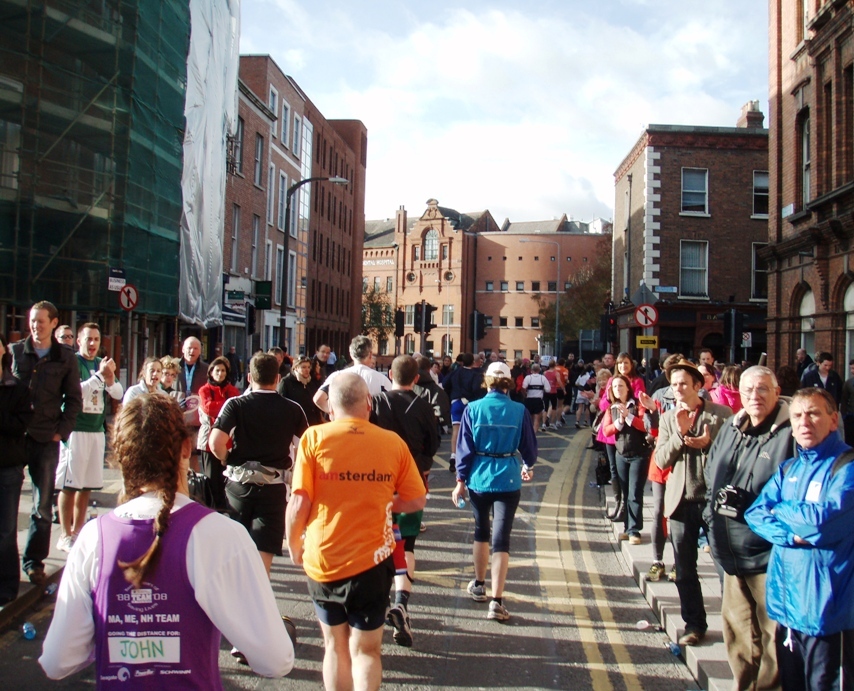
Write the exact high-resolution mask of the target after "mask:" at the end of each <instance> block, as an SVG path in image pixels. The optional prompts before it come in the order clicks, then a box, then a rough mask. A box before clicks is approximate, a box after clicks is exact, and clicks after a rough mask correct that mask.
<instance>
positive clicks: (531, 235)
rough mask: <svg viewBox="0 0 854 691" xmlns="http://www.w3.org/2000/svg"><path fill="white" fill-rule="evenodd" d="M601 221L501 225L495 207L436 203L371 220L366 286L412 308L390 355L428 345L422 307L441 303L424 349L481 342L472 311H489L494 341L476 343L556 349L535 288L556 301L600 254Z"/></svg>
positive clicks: (388, 345) (512, 350) (387, 347)
mask: <svg viewBox="0 0 854 691" xmlns="http://www.w3.org/2000/svg"><path fill="white" fill-rule="evenodd" d="M609 230H610V224H609V223H607V222H604V221H601V220H597V221H596V222H594V223H590V224H587V223H578V222H574V221H569V220H567V218H566V216H563V217H562V218H560V219H558V220H552V221H537V222H524V223H511V222H510V221H509V220H506V221H504V223H503V224H502V225H501V226H499V225H498V224H497V223H496V222H495V220H494V218H493V217H492V214H491V213H490V212H489V211H488V210H486V211H480V212H474V213H460V212H458V211H455V210H453V209H449V208H446V207H442V206H439V203H438V202H437V201H436V200H435V199H431V200H429V201H428V202H427V209H426V210H425V211H424V213H423V214H422V215H421V216H420V217H418V218H416V219H413V220H411V221H410V220H408V217H407V213H406V211H405V209H403V208H402V207H401V208H400V209H399V210H398V212H397V214H396V217H395V218H394V219H386V220H380V221H368V222H367V223H366V232H365V247H364V251H363V272H364V275H363V280H364V283H363V285H364V286H366V287H367V286H373V287H375V288H376V289H378V290H381V291H385V292H386V293H387V294H388V295H389V302H390V304H391V305H392V306H395V307H400V308H401V309H403V310H404V317H405V318H404V324H405V333H404V336H403V338H402V339H401V342H400V343H398V344H395V343H394V341H393V340H389V341H384V342H380V343H379V344H378V352H379V354H380V355H381V362H385V361H390V360H391V358H392V356H393V355H394V354H395V352H397V351H396V350H395V346H396V345H397V347H398V348H399V352H404V353H412V352H415V351H420V350H421V349H422V345H421V342H420V335H419V334H416V333H415V332H414V313H415V304H416V303H419V302H421V301H422V300H424V301H425V302H427V303H429V304H432V305H434V306H435V307H436V308H437V309H436V313H435V314H434V317H433V318H434V321H435V324H436V328H435V329H433V330H432V332H431V333H430V334H429V336H428V337H426V339H425V343H424V352H430V353H433V354H434V355H435V356H438V355H439V354H449V355H452V356H454V355H456V354H457V353H460V352H464V351H471V350H472V348H473V347H474V346H475V343H474V340H473V333H472V328H471V327H472V325H471V314H472V312H473V311H474V310H478V311H479V312H481V313H482V314H484V315H485V316H486V323H487V330H486V335H485V338H484V339H483V340H482V341H478V342H477V349H478V350H482V351H486V352H487V353H489V352H493V351H495V352H498V353H499V354H500V355H502V356H504V357H507V358H510V359H512V358H515V357H531V356H532V355H534V354H537V353H552V352H553V350H554V348H553V345H552V344H551V343H548V344H545V343H544V344H542V345H541V343H540V337H541V332H542V328H541V326H540V324H539V312H538V307H537V304H536V302H535V301H534V299H533V296H534V295H535V294H540V295H543V296H545V297H546V298H549V296H552V295H555V293H556V292H557V288H558V286H560V289H561V291H563V290H564V289H565V287H566V286H567V284H568V283H570V282H571V279H572V276H573V274H574V273H575V271H577V270H578V269H580V268H581V267H583V266H584V264H585V263H586V262H587V261H589V260H591V259H592V258H593V257H594V256H595V252H597V251H600V250H601V247H599V244H600V243H601V241H602V238H603V234H602V233H603V232H605V233H607V232H608V231H609Z"/></svg>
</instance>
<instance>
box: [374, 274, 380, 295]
mask: <svg viewBox="0 0 854 691" xmlns="http://www.w3.org/2000/svg"><path fill="white" fill-rule="evenodd" d="M374 292H375V293H379V292H380V277H379V276H374Z"/></svg>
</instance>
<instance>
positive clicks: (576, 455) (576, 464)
mask: <svg viewBox="0 0 854 691" xmlns="http://www.w3.org/2000/svg"><path fill="white" fill-rule="evenodd" d="M586 442H587V440H586V439H582V437H581V436H580V435H577V436H576V437H575V438H574V439H573V441H572V442H571V443H570V444H569V445H568V446H567V448H566V450H565V451H564V453H563V455H562V457H561V462H560V463H558V464H557V466H556V467H555V471H554V472H555V474H556V475H559V476H558V477H555V476H554V475H553V476H552V478H551V479H550V482H549V483H548V485H547V486H546V490H545V493H544V495H543V501H542V503H541V505H540V506H541V512H540V515H539V516H538V520H540V521H542V522H543V524H542V525H541V526H539V528H540V529H539V530H537V531H536V535H535V539H536V545H537V557H538V560H539V558H540V557H541V555H542V556H545V555H549V556H550V557H551V558H549V559H543V560H542V561H541V562H540V563H541V565H542V567H543V569H542V570H543V574H542V575H543V578H542V581H541V582H542V583H543V584H544V585H545V591H546V594H547V598H548V601H549V609H551V608H552V605H554V606H555V609H557V610H559V611H565V612H566V613H568V614H572V615H573V616H574V618H575V623H576V626H577V628H578V633H579V638H580V640H581V644H582V648H583V650H584V654H585V658H586V662H585V667H586V668H587V669H588V671H589V672H590V678H591V687H592V688H593V689H594V691H611V690H612V689H613V688H614V687H613V684H612V683H611V675H612V674H619V675H621V676H622V678H623V683H624V684H625V686H626V688H627V689H642V688H643V687H642V685H641V683H640V680H639V676H638V670H637V667H636V666H635V664H634V662H632V658H631V655H630V654H629V651H628V648H627V646H626V645H625V643H624V642H623V638H622V635H621V634H620V630H619V627H618V625H617V624H616V622H615V620H614V615H613V611H612V610H611V608H610V607H609V606H608V604H607V602H608V599H607V597H608V592H607V590H606V588H605V587H604V586H603V584H602V581H601V579H600V577H599V574H598V571H597V569H596V565H595V564H593V562H592V558H591V556H590V552H589V550H588V549H586V546H587V543H589V542H590V537H589V536H588V529H587V527H586V526H587V525H588V524H589V519H588V520H585V518H584V516H583V511H584V509H585V506H584V505H583V493H584V489H585V487H586V485H587V474H586V473H584V472H583V468H584V464H583V463H582V457H583V456H584V455H586V454H584V453H583V448H581V447H582V444H586ZM570 493H571V494H570ZM561 497H566V498H567V499H568V500H569V502H568V506H567V507H566V510H567V514H566V515H560V514H558V511H557V507H558V506H559V503H560V500H561ZM587 508H589V507H587ZM570 527H571V528H572V532H570ZM573 542H575V543H576V544H577V545H578V547H580V553H581V559H582V561H583V564H584V567H585V571H586V575H587V577H588V578H589V581H590V584H589V586H588V587H589V588H590V589H591V590H592V591H593V593H594V594H595V595H596V600H595V604H591V602H590V599H589V598H585V597H584V593H583V591H582V586H581V578H580V574H579V571H578V569H577V568H576V566H575V564H574V559H573V557H574V556H575V550H573V544H572V543H573ZM555 556H557V558H558V561H559V562H560V563H556V562H555ZM552 584H554V585H552ZM597 632H602V633H604V635H605V637H606V639H607V641H608V645H609V647H610V649H611V651H612V653H613V656H614V661H615V664H606V663H605V662H604V659H603V656H602V650H601V646H602V645H603V643H602V642H600V640H597V635H596V634H597ZM600 636H601V634H600Z"/></svg>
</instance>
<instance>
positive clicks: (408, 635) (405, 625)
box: [386, 603, 412, 648]
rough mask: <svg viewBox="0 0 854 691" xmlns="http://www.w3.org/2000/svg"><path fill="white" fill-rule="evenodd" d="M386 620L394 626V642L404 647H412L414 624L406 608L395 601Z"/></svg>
mask: <svg viewBox="0 0 854 691" xmlns="http://www.w3.org/2000/svg"><path fill="white" fill-rule="evenodd" d="M386 620H387V621H388V623H389V624H391V625H392V627H393V628H394V636H393V638H394V642H395V643H397V644H398V645H400V646H403V647H404V648H411V647H412V626H411V624H410V622H409V612H407V611H406V608H405V607H404V606H403V605H402V604H400V603H395V604H394V605H392V606H391V608H390V609H389V611H388V614H386Z"/></svg>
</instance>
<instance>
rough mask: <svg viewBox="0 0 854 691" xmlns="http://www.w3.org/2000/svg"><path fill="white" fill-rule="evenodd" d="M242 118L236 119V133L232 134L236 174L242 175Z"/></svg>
mask: <svg viewBox="0 0 854 691" xmlns="http://www.w3.org/2000/svg"><path fill="white" fill-rule="evenodd" d="M243 127H244V125H243V118H237V132H236V133H235V134H234V165H235V167H236V168H237V172H238V173H241V174H242V173H243Z"/></svg>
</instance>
